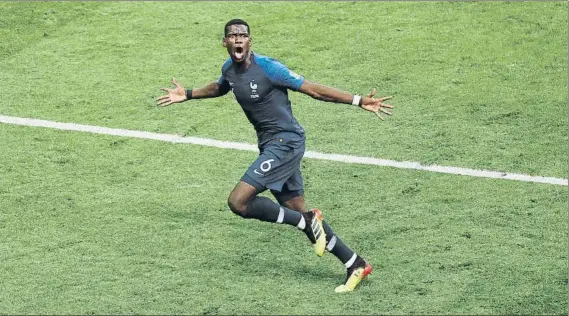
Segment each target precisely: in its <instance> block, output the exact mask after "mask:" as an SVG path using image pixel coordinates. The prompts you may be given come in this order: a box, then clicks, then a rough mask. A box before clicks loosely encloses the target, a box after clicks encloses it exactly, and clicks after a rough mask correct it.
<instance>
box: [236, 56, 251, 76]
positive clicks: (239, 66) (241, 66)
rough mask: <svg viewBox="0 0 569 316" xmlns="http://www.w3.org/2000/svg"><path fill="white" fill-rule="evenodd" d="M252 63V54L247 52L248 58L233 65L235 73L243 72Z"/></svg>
mask: <svg viewBox="0 0 569 316" xmlns="http://www.w3.org/2000/svg"><path fill="white" fill-rule="evenodd" d="M252 62H253V52H251V51H249V56H247V57H246V58H245V59H244V60H243V61H242V62H240V63H235V65H236V66H237V71H238V72H245V71H246V70H247V68H249V66H250V65H251V63H252Z"/></svg>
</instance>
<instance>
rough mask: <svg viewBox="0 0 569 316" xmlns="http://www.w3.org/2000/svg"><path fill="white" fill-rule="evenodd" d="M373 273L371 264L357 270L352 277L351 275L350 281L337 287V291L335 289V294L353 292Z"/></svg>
mask: <svg viewBox="0 0 569 316" xmlns="http://www.w3.org/2000/svg"><path fill="white" fill-rule="evenodd" d="M371 271H372V267H371V265H370V264H369V263H366V265H365V267H363V268H359V269H357V270H355V271H354V272H353V273H352V275H350V277H349V278H348V281H346V284H342V285H340V286H338V287H336V289H334V292H336V293H346V292H351V291H353V290H354V289H355V288H356V287H357V286H358V284H360V282H361V281H362V280H363V279H365V278H366V277H367V276H368V275H369V274H371Z"/></svg>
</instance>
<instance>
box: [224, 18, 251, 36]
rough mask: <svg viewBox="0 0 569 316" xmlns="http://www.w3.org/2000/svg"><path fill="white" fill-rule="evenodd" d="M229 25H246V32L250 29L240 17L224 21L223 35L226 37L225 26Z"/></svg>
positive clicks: (249, 31)
mask: <svg viewBox="0 0 569 316" xmlns="http://www.w3.org/2000/svg"><path fill="white" fill-rule="evenodd" d="M231 25H245V26H246V27H247V33H249V35H250V34H251V29H250V28H249V24H247V22H245V21H243V20H241V19H233V20H231V21H229V22H227V23H225V37H227V28H228V27H230V26H231Z"/></svg>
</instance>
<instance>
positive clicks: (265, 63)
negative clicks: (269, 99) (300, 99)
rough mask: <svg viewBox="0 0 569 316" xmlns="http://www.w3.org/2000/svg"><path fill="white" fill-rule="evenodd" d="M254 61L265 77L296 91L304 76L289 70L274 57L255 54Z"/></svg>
mask: <svg viewBox="0 0 569 316" xmlns="http://www.w3.org/2000/svg"><path fill="white" fill-rule="evenodd" d="M255 61H256V62H257V65H259V67H261V69H263V71H264V72H265V74H266V75H267V77H268V78H269V79H270V80H271V81H272V82H273V83H274V84H276V85H278V86H282V87H285V88H288V89H291V90H295V91H298V89H300V86H301V85H302V83H303V82H304V77H302V76H301V75H298V74H296V73H294V72H293V71H291V70H289V69H288V68H287V67H286V66H285V65H283V64H281V63H280V62H279V61H278V60H276V59H273V58H270V57H267V56H262V55H257V54H255Z"/></svg>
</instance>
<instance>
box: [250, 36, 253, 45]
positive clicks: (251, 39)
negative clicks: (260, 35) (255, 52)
mask: <svg viewBox="0 0 569 316" xmlns="http://www.w3.org/2000/svg"><path fill="white" fill-rule="evenodd" d="M252 43H253V38H252V37H249V47H251V44H252Z"/></svg>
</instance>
